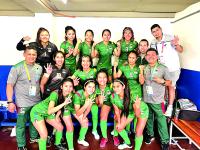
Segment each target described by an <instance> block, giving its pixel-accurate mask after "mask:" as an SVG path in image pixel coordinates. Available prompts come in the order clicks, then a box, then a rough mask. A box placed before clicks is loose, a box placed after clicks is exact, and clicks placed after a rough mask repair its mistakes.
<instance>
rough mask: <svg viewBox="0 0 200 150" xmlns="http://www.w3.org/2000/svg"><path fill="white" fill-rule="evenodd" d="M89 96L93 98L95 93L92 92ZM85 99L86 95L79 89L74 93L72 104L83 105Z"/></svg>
mask: <svg viewBox="0 0 200 150" xmlns="http://www.w3.org/2000/svg"><path fill="white" fill-rule="evenodd" d="M89 97H92V98H95V97H96V94H95V93H93V94H91V95H90V96H89ZM85 100H86V97H85V94H84V90H79V91H77V92H76V93H75V95H74V99H73V102H74V105H80V106H83V105H84V104H85Z"/></svg>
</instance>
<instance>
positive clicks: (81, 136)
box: [78, 127, 88, 141]
mask: <svg viewBox="0 0 200 150" xmlns="http://www.w3.org/2000/svg"><path fill="white" fill-rule="evenodd" d="M87 130H88V127H81V130H80V133H79V138H78V140H80V141H81V140H84V139H85V135H86V133H87Z"/></svg>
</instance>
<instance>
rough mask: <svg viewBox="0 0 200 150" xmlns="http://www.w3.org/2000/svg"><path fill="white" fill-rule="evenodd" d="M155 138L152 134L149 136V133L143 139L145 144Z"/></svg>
mask: <svg viewBox="0 0 200 150" xmlns="http://www.w3.org/2000/svg"><path fill="white" fill-rule="evenodd" d="M154 139H155V138H154V136H151V135H148V134H147V135H146V136H145V139H144V142H145V143H146V144H151V142H152V141H153V140H154Z"/></svg>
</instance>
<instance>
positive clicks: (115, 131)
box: [114, 121, 118, 136]
mask: <svg viewBox="0 0 200 150" xmlns="http://www.w3.org/2000/svg"><path fill="white" fill-rule="evenodd" d="M114 136H118V132H117V130H116V121H114Z"/></svg>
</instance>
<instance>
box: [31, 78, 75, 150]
mask: <svg viewBox="0 0 200 150" xmlns="http://www.w3.org/2000/svg"><path fill="white" fill-rule="evenodd" d="M72 90H73V82H72V80H70V79H66V80H64V82H63V84H62V85H61V89H60V90H59V91H58V92H55V91H53V92H51V94H50V96H49V97H47V98H46V99H45V100H43V101H41V102H40V103H38V104H36V105H35V106H34V107H33V108H32V110H31V113H30V117H31V121H32V123H33V125H34V126H35V128H36V129H37V131H38V132H39V135H40V140H39V142H38V143H39V149H40V150H46V140H47V135H48V131H47V127H46V124H45V122H47V123H48V124H50V125H51V126H53V127H54V128H55V129H56V134H55V146H56V147H57V148H58V149H65V148H64V147H63V146H62V144H61V139H62V131H63V125H62V123H61V121H60V114H61V109H62V108H63V107H64V106H66V105H68V104H69V103H71V97H68V96H67V95H68V93H71V92H72ZM66 96H67V97H66Z"/></svg>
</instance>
